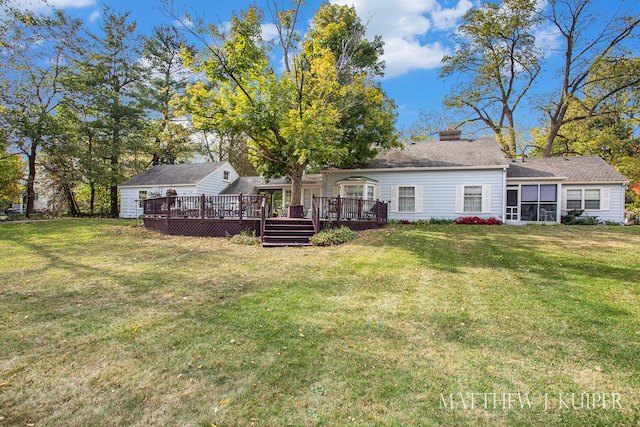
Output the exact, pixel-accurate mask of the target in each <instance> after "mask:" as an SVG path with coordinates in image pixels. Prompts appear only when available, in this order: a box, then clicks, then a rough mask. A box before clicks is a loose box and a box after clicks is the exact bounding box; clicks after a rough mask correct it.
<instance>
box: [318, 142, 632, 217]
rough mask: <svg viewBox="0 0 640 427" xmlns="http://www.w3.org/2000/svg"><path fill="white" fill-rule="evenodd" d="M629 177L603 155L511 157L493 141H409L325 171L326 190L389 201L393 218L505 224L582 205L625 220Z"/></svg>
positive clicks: (593, 212)
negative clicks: (468, 219)
mask: <svg viewBox="0 0 640 427" xmlns="http://www.w3.org/2000/svg"><path fill="white" fill-rule="evenodd" d="M626 183H627V179H626V178H625V177H624V176H623V175H621V174H620V173H618V172H617V171H616V170H615V169H613V167H611V166H610V165H609V164H608V163H607V162H605V161H604V160H603V159H601V158H600V157H597V156H591V157H560V158H536V159H522V160H512V159H507V158H506V157H505V156H504V154H503V153H502V151H501V150H500V148H499V146H498V144H497V143H496V141H495V140H494V139H484V138H483V139H461V138H460V132H459V131H447V132H446V133H444V132H443V133H441V137H440V140H439V141H425V142H419V143H413V144H409V145H406V146H405V147H404V149H402V150H400V149H396V150H392V151H389V152H388V153H385V154H382V155H379V156H378V157H376V158H375V159H373V160H371V161H368V162H365V163H363V164H361V165H358V166H357V167H354V168H351V169H337V168H327V169H325V170H324V171H323V189H322V190H323V194H331V195H333V196H337V195H340V196H341V197H363V198H367V199H380V200H384V201H388V202H389V215H388V218H389V219H399V220H409V221H416V220H420V219H430V218H444V219H455V218H458V217H461V216H478V217H482V218H490V217H494V218H498V219H500V220H502V221H503V222H505V223H507V224H525V223H559V222H560V219H561V215H562V213H563V212H566V211H568V210H583V211H584V215H589V216H597V217H598V218H599V219H601V220H605V221H614V222H619V223H622V222H624V209H625V186H626Z"/></svg>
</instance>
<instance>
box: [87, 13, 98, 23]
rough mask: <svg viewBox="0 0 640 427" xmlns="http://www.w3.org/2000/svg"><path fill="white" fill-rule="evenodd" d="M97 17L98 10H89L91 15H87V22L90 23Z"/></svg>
mask: <svg viewBox="0 0 640 427" xmlns="http://www.w3.org/2000/svg"><path fill="white" fill-rule="evenodd" d="M99 18H100V11H99V10H94V11H93V12H91V15H89V22H91V23H93V22H96V21H97V20H98V19H99Z"/></svg>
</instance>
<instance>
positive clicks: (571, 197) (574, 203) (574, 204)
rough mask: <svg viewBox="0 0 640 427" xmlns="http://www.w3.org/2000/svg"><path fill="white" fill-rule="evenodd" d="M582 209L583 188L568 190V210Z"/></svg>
mask: <svg viewBox="0 0 640 427" xmlns="http://www.w3.org/2000/svg"><path fill="white" fill-rule="evenodd" d="M575 209H582V190H567V210H570V211H571V210H575Z"/></svg>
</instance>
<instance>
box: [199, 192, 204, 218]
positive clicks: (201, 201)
mask: <svg viewBox="0 0 640 427" xmlns="http://www.w3.org/2000/svg"><path fill="white" fill-rule="evenodd" d="M200 218H202V219H204V193H203V194H202V197H201V198H200Z"/></svg>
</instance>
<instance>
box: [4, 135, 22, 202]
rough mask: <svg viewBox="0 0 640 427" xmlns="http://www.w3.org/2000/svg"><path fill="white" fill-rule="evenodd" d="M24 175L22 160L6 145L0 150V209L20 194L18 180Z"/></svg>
mask: <svg viewBox="0 0 640 427" xmlns="http://www.w3.org/2000/svg"><path fill="white" fill-rule="evenodd" d="M23 177H24V162H23V161H22V159H21V158H20V156H19V155H18V154H16V153H9V152H8V151H7V150H6V147H4V148H3V150H2V151H0V211H1V210H2V209H3V208H5V207H6V206H7V205H9V204H11V203H12V202H14V201H16V198H17V197H18V195H19V194H20V180H21V179H22V178H23Z"/></svg>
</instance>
